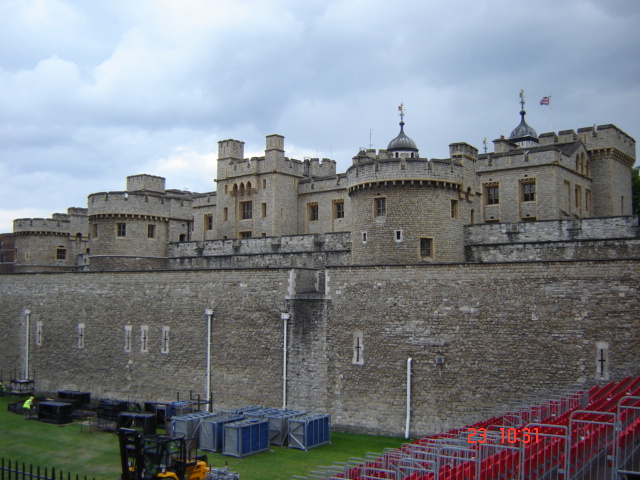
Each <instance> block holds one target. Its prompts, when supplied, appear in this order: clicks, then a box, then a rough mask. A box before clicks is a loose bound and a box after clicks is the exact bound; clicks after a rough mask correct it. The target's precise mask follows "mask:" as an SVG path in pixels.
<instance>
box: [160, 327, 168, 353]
mask: <svg viewBox="0 0 640 480" xmlns="http://www.w3.org/2000/svg"><path fill="white" fill-rule="evenodd" d="M169 330H170V329H169V327H162V346H161V347H160V353H169Z"/></svg>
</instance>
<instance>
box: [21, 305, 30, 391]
mask: <svg viewBox="0 0 640 480" xmlns="http://www.w3.org/2000/svg"><path fill="white" fill-rule="evenodd" d="M22 313H23V314H24V316H25V320H26V322H27V330H26V332H25V333H26V334H25V337H26V338H25V345H24V379H25V380H29V323H30V320H31V318H30V317H31V310H25V311H24V312H22Z"/></svg>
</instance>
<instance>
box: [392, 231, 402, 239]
mask: <svg viewBox="0 0 640 480" xmlns="http://www.w3.org/2000/svg"><path fill="white" fill-rule="evenodd" d="M393 234H394V240H395V241H396V242H401V241H402V230H395V231H394V232H393Z"/></svg>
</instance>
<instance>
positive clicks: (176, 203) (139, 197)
mask: <svg viewBox="0 0 640 480" xmlns="http://www.w3.org/2000/svg"><path fill="white" fill-rule="evenodd" d="M88 204H89V209H88V211H89V215H90V216H95V215H110V214H133V215H140V214H142V215H151V216H158V217H172V216H173V217H185V218H186V217H188V216H190V209H191V199H190V198H189V197H183V196H171V195H162V194H159V193H155V192H100V193H93V194H91V195H89V197H88Z"/></svg>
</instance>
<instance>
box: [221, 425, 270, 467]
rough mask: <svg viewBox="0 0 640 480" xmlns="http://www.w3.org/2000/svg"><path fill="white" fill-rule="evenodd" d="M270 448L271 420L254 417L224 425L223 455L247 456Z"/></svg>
mask: <svg viewBox="0 0 640 480" xmlns="http://www.w3.org/2000/svg"><path fill="white" fill-rule="evenodd" d="M267 450H269V422H268V421H267V420H259V419H257V418H252V419H248V420H241V421H239V422H234V423H227V424H225V426H224V446H223V448H222V454H223V455H229V456H232V457H238V458H241V457H246V456H247V455H253V454H254V453H260V452H265V451H267Z"/></svg>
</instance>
